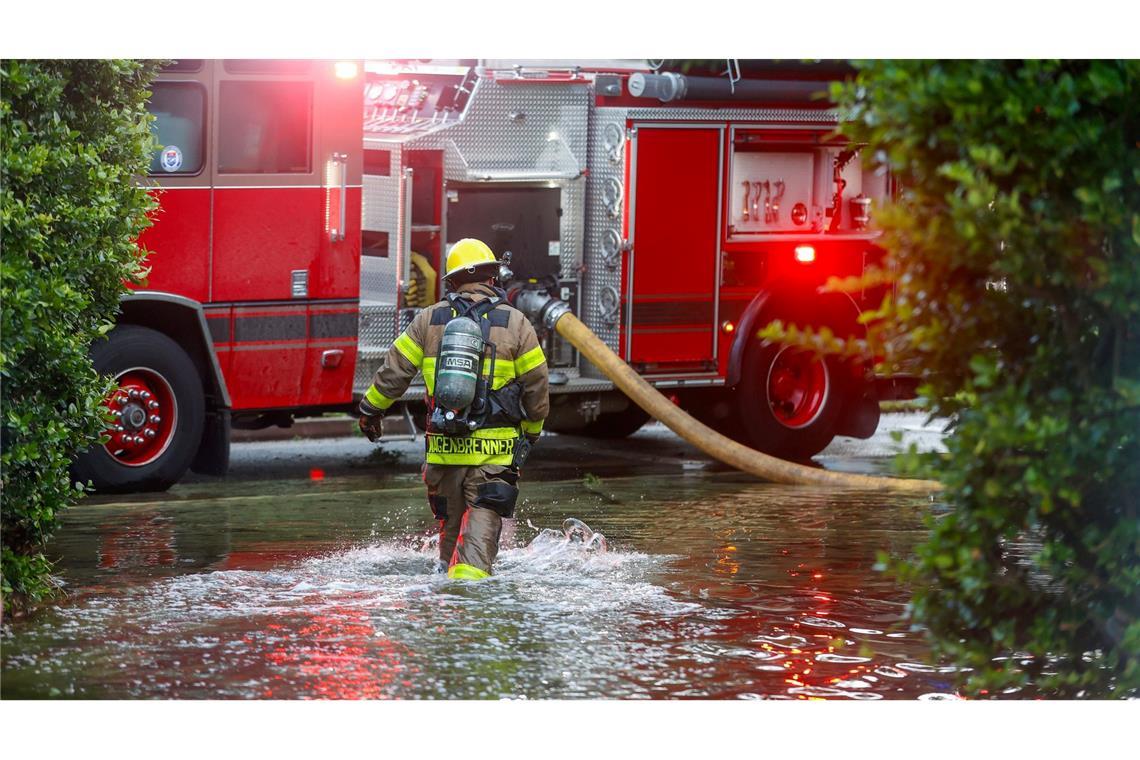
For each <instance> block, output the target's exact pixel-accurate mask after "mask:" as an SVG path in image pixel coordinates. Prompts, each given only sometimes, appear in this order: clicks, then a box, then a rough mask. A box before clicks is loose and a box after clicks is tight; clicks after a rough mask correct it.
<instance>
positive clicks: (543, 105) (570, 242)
mask: <svg viewBox="0 0 1140 760" xmlns="http://www.w3.org/2000/svg"><path fill="white" fill-rule="evenodd" d="M590 102H591V100H590V90H589V88H588V86H587V85H585V84H566V85H561V84H560V85H535V84H508V85H504V84H502V83H497V82H493V81H491V80H487V79H480V80H479V81H478V82H476V84H475V88H474V90H473V91H472V93H471V99H470V101H469V102H468V104H467V108H466V110H465V112H464V114H463V118H462V119H460V120H459V121H458V122H457V123H455V124H453V125H452V126H450V127H447V128H445V129H441V130H438V131H436V132H433V133H431V134H429V135H425V136H423V137H420V138H416V139H413V140H410V141H408V142H407V143H405V149H407V150H442V151H443V152H444V178H445V181H447V182H458V183H472V182H479V183H481V184H482V183H488V184H489V183H495V182H525V181H533V182H552V183H553V184H554V185H556V186H557V187H559V188H561V190H562V208H563V215H562V222H561V228H560V231H559V232H560V238H561V250H560V253H559V267H560V269H561V277H562V278H563V279H576V278H577V272H578V269H579V267H580V266H581V264H582V234H583V225H584V213H583V209H584V206H585V202H586V200H585V199H586V186H585V180H584V178H583V177H580V176H579V174H580V173H581V172H582V170H584V169H585V168H586V153H587V131H588V122H589V109H590ZM512 115H514V118H512ZM519 115H524V116H523V118H518V117H519ZM487 177H489V178H490V179H484V178H487ZM559 177H561V178H559Z"/></svg>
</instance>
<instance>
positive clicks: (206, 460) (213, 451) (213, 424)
mask: <svg viewBox="0 0 1140 760" xmlns="http://www.w3.org/2000/svg"><path fill="white" fill-rule="evenodd" d="M230 430H231V426H230V410H229V409H216V410H214V411H213V412H211V413H209V414H207V415H206V426H205V428H204V429H203V430H202V443H201V444H199V446H198V453H197V454H195V455H194V460H193V461H192V462H191V463H190V469H191V470H193V471H194V472H196V473H198V474H199V475H225V474H226V471H227V470H228V469H229V468H230Z"/></svg>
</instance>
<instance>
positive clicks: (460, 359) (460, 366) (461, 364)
mask: <svg viewBox="0 0 1140 760" xmlns="http://www.w3.org/2000/svg"><path fill="white" fill-rule="evenodd" d="M443 368H444V369H457V370H461V371H466V372H471V371H472V370H474V369H475V360H474V359H472V358H470V357H467V356H448V357H446V358H445V359H444V360H443Z"/></svg>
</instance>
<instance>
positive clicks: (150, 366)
mask: <svg viewBox="0 0 1140 760" xmlns="http://www.w3.org/2000/svg"><path fill="white" fill-rule="evenodd" d="M91 360H92V363H93V364H94V365H95V369H96V371H98V372H99V373H100V374H103V375H110V376H111V377H116V378H117V377H119V376H120V375H121V374H122V373H124V372H126V371H127V370H138V371H140V372H143V373H147V375H148V376H156V377H157V378H160V379H161V380H162V381H165V383H166V384H167V386H168V389H169V395H171V396H172V397H173V400H172V402H171V401H170V400H167V405H166V407H164V409H163V413H164V414H166V415H168V416H169V415H171V412H173V416H172V417H171V418H170V419H171V420H172V421H171V422H168V424H169V425H171V428H170V432H169V435H166V436H160V438H161V439H162V442H163V448H161V449H160V450H158V451H156V452H155V454H154V458H153V459H149V460H147V461H145V463H141V464H124V463H123V461H122V460H121V459H118V458H116V457H114V456H112V455H111V453H110V452H109V451H108V450H107V447H106V446H102V445H98V446H95V447H93V448H91V449H89V450H88V451H86V452H84V453H82V454H80V455H79V456H78V457H76V460H75V462H74V463H73V464H72V468H71V472H72V477H73V478H74V479H75V480H78V481H83V482H86V481H91V482H92V483H93V484H94V486H95V489H96V490H97V491H100V492H104V493H124V492H130V491H165V490H166V489H167V488H170V486H172V485H173V484H174V483H176V482H178V480H179V479H180V478H181V477H182V476H183V475H184V474H185V473H186V470H187V469H188V468H189V467H190V463H191V461H192V460H193V459H194V455H195V454H196V453H197V451H198V446H199V444H200V443H201V441H202V430H203V426H204V423H205V409H206V401H205V395H204V393H203V390H202V380H201V378H200V377H199V375H198V370H197V369H196V368H195V367H194V362H193V361H192V360H191V359H190V357H189V356H187V354H186V352H185V351H183V350H182V348H180V347H179V345H178V344H177V343H175V342H174V341H173V340H171V339H170V338H168V337H166V336H165V335H163V334H162V333H160V332H157V331H155V330H150V329H148V328H145V327H138V326H136V325H120V326H119V327H116V328H115V329H114V330H112V331H111V332H110V333H109V334H108V335H107V339H106V340H100V341H96V342H95V343H94V344H93V345H92V346H91Z"/></svg>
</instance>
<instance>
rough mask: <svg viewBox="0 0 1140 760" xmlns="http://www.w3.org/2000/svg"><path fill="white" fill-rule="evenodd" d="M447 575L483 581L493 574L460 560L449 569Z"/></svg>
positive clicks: (466, 579)
mask: <svg viewBox="0 0 1140 760" xmlns="http://www.w3.org/2000/svg"><path fill="white" fill-rule="evenodd" d="M447 577H448V578H457V579H459V580H461V581H481V580H483V579H484V578H490V577H491V574H490V573H488V572H486V571H484V570H480V569H479V568H477V567H475V566H474V565H465V564H463V563H462V562H459V563H457V564H454V565H452V566H451V567H449V568H448V569H447Z"/></svg>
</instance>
